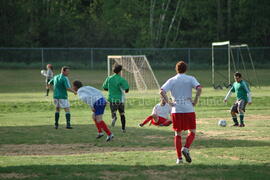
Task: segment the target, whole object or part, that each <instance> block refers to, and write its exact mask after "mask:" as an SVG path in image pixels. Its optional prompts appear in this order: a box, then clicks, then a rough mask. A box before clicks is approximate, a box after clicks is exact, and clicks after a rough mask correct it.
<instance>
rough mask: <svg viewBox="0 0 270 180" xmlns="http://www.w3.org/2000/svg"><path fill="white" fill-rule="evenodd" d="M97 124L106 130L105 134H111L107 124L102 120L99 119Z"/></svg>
mask: <svg viewBox="0 0 270 180" xmlns="http://www.w3.org/2000/svg"><path fill="white" fill-rule="evenodd" d="M99 125H100V127H101V128H102V129H103V130H104V131H105V132H106V134H107V135H108V136H109V135H111V134H112V133H111V131H110V130H109V128H108V127H107V125H106V124H105V122H104V121H103V120H101V121H100V122H99Z"/></svg>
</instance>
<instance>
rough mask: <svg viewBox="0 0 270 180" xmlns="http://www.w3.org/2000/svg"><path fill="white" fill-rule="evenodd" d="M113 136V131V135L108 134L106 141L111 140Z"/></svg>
mask: <svg viewBox="0 0 270 180" xmlns="http://www.w3.org/2000/svg"><path fill="white" fill-rule="evenodd" d="M113 137H114V136H113V133H111V135H109V136H107V138H106V142H109V141H110V140H112V139H113Z"/></svg>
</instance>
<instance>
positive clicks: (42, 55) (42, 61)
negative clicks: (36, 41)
mask: <svg viewBox="0 0 270 180" xmlns="http://www.w3.org/2000/svg"><path fill="white" fill-rule="evenodd" d="M41 68H44V52H43V48H41Z"/></svg>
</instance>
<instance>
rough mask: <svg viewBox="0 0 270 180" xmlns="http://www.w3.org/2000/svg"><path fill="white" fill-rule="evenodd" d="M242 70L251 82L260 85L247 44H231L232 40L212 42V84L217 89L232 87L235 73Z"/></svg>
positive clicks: (244, 76) (245, 77) (246, 78)
mask: <svg viewBox="0 0 270 180" xmlns="http://www.w3.org/2000/svg"><path fill="white" fill-rule="evenodd" d="M237 71H238V72H240V73H241V74H242V75H243V78H244V79H245V80H246V81H248V82H249V84H251V85H254V86H258V85H259V82H258V78H257V73H256V70H255V67H254V64H253V59H252V56H251V53H250V50H249V47H248V45H247V44H240V45H231V44H230V41H225V42H213V43H212V84H213V87H214V88H215V89H217V88H220V89H222V87H223V86H225V87H227V88H228V87H230V86H231V84H232V83H233V82H234V80H233V74H234V73H235V72H237Z"/></svg>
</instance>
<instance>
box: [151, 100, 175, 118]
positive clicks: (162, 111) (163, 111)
mask: <svg viewBox="0 0 270 180" xmlns="http://www.w3.org/2000/svg"><path fill="white" fill-rule="evenodd" d="M152 114H156V115H158V116H160V117H163V118H165V119H169V116H170V114H171V106H170V105H169V104H167V103H166V104H165V105H164V106H161V105H160V104H157V105H155V107H154V108H153V111H152Z"/></svg>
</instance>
